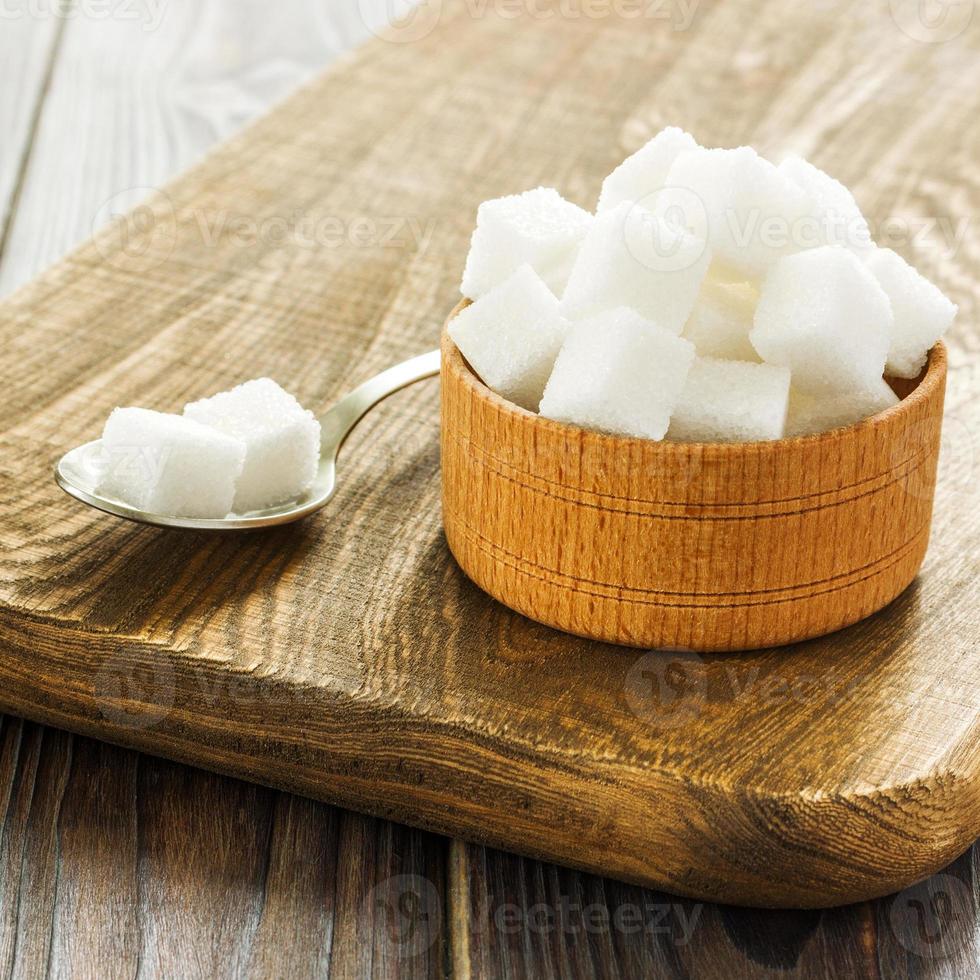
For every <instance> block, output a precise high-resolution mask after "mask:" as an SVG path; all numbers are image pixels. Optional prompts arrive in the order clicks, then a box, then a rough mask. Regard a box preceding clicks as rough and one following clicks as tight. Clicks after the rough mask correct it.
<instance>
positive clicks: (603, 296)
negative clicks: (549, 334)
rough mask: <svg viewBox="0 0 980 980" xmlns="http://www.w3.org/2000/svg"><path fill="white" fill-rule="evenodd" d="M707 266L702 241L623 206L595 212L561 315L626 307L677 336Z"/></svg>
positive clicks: (640, 210)
mask: <svg viewBox="0 0 980 980" xmlns="http://www.w3.org/2000/svg"><path fill="white" fill-rule="evenodd" d="M710 262H711V250H710V249H709V248H708V247H707V245H706V244H705V242H704V240H703V239H699V238H697V237H695V236H693V235H691V234H689V233H688V232H686V231H684V230H683V229H681V228H678V227H675V226H673V225H670V224H668V223H667V222H666V221H664V220H662V219H661V218H657V217H655V216H654V215H652V214H650V212H649V211H647V210H646V209H645V208H641V207H639V206H637V205H633V204H630V203H629V202H628V201H626V202H623V203H622V204H619V205H617V206H616V207H614V208H612V209H611V210H609V211H604V212H603V213H602V214H600V215H599V216H598V217H597V218H596V219H595V222H594V223H593V225H592V227H591V229H590V230H589V233H588V234H587V235H586V237H585V240H584V241H583V243H582V247H581V249H580V250H579V253H578V258H577V259H576V262H575V266H574V268H573V269H572V274H571V276H569V279H568V286H567V287H566V288H565V293H564V295H563V296H562V302H561V307H562V313H563V314H564V315H565V316H566V317H568V318H569V319H582V318H583V317H588V316H592V315H593V314H595V313H601V312H603V311H604V310H611V309H615V308H617V307H619V306H628V307H630V308H631V309H634V310H636V311H637V313H639V314H640V315H641V316H643V317H645V318H646V319H648V320H652V321H654V322H655V323H657V324H658V325H659V326H661V327H663V328H664V329H666V330H669V331H670V332H671V333H675V334H679V333H680V332H681V330H682V329H683V327H684V323H685V322H686V320H687V318H688V316H690V313H691V310H692V309H693V308H694V302H695V300H696V299H697V295H698V290H699V289H700V287H701V281H702V280H703V279H704V276H705V273H706V272H707V269H708V265H709V264H710Z"/></svg>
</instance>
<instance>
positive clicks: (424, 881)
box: [0, 0, 980, 980]
mask: <svg viewBox="0 0 980 980" xmlns="http://www.w3.org/2000/svg"><path fill="white" fill-rule="evenodd" d="M383 7H384V4H383V3H382V2H374V0H370V2H369V0H360V2H354V0H345V2H344V3H343V4H341V3H334V4H332V5H328V4H327V3H326V2H323V3H322V4H315V3H312V2H304V0H277V3H276V4H268V3H262V2H259V0H234V2H233V0H211V2H207V3H204V2H194V0H169V2H168V0H159V2H158V3H153V2H150V0H142V2H132V3H128V2H127V3H124V2H122V0H119V2H112V3H109V4H101V3H100V4H95V3H92V2H85V0H75V3H74V5H73V6H72V5H69V7H68V11H67V15H66V16H64V17H62V18H52V17H50V16H48V15H46V14H45V13H44V12H43V11H44V10H46V9H47V7H46V5H44V4H37V3H34V4H32V3H29V2H27V0H25V2H24V3H22V4H18V3H10V4H7V5H5V7H4V16H3V18H2V20H0V133H2V134H3V138H2V140H0V290H2V291H3V292H4V293H7V292H10V291H12V290H13V289H14V288H16V287H17V286H19V285H20V284H22V283H24V282H26V281H27V280H28V279H29V278H30V277H31V276H32V275H33V274H35V273H36V272H37V271H38V270H39V269H41V268H42V267H44V266H45V265H47V264H49V263H50V262H51V261H53V260H54V259H56V258H57V257H59V256H60V255H61V254H63V253H64V252H65V251H66V250H67V249H68V248H69V247H71V246H72V245H74V244H75V243H77V242H78V241H80V240H82V239H84V238H86V237H88V235H89V234H90V233H91V232H92V231H93V230H94V229H95V228H96V227H98V226H99V225H100V224H102V223H103V222H104V221H105V220H106V219H107V218H108V217H111V216H112V215H113V214H116V213H118V212H119V211H120V210H122V209H124V208H125V207H126V206H128V205H129V204H132V203H134V202H135V201H136V200H138V199H139V198H140V197H141V196H143V195H145V194H146V193H147V190H148V189H151V188H154V187H157V186H159V185H160V184H161V183H162V182H163V181H165V180H166V179H167V178H168V177H170V176H171V175H172V174H173V173H174V172H176V171H178V170H180V169H181V168H183V167H184V166H186V165H187V164H189V163H190V162H192V161H194V160H195V159H197V158H198V157H199V156H201V155H202V154H203V152H204V151H205V150H206V149H207V148H208V146H210V145H211V144H212V143H214V142H215V141H217V140H219V139H221V138H223V137H224V136H226V135H227V134H229V133H231V132H233V131H234V130H236V129H237V128H238V127H240V126H241V125H242V124H243V123H245V122H246V121H247V120H249V119H250V118H252V117H254V116H255V115H256V114H257V113H259V112H260V111H261V110H262V109H263V108H265V107H266V106H267V105H269V104H270V103H271V102H273V101H275V100H277V99H278V98H280V97H281V96H283V95H285V94H286V93H287V92H288V91H289V90H291V89H292V88H293V87H295V86H296V85H298V84H299V83H301V82H302V81H303V80H304V79H305V78H307V77H308V76H309V75H310V74H311V73H313V72H315V71H317V70H319V69H320V68H322V67H323V66H325V65H326V64H328V63H329V62H330V61H331V60H332V59H333V58H335V57H336V56H337V55H339V54H340V52H342V51H343V50H345V49H346V48H348V47H349V46H350V45H352V44H355V43H358V42H360V41H361V40H363V39H365V38H367V37H368V36H369V34H370V27H371V26H372V25H376V24H379V23H380V21H381V18H382V13H381V12H382V10H383ZM973 7H974V4H973V3H972V0H963V2H961V3H959V4H950V5H949V6H948V7H947V9H946V11H945V14H946V16H945V18H942V17H940V18H938V19H933V20H929V19H928V18H927V19H925V20H923V17H925V16H926V15H925V14H924V13H923V11H924V10H925V8H923V7H920V6H919V5H918V4H916V3H905V2H904V0H891V2H886V0H875V2H874V3H868V4H859V3H854V4H850V3H844V2H829V0H828V2H823V3H813V4H809V5H806V6H805V7H804V6H803V5H798V6H797V7H789V6H788V5H785V4H780V3H777V2H776V0H768V2H761V0H760V2H754V0H744V2H734V0H731V2H727V3H724V2H723V3H714V2H708V0H702V2H700V3H699V2H698V0H689V2H685V3H682V2H680V0H671V2H666V3H648V4H647V5H646V6H645V7H644V8H640V6H639V5H636V4H629V3H625V2H624V3H620V4H617V3H615V2H610V3H605V4H602V3H586V2H585V0H582V2H577V0H576V2H571V0H567V2H564V3H562V4H560V5H558V7H557V9H558V10H560V11H561V15H562V16H564V17H568V18H574V17H580V18H586V19H587V18H589V17H593V18H595V19H596V21H597V23H598V22H600V21H602V19H603V18H605V19H606V21H608V19H609V18H610V17H612V16H616V17H617V18H618V19H619V20H621V21H622V24H621V28H622V44H623V45H624V46H627V47H628V48H629V50H630V52H631V55H632V56H633V57H636V55H637V53H638V52H639V53H641V54H643V55H644V56H648V58H649V64H650V76H649V79H647V80H645V81H643V82H642V83H641V80H637V79H632V80H631V85H632V89H631V90H630V92H629V97H630V98H631V99H633V100H635V102H636V105H637V110H636V113H635V114H634V116H633V117H632V118H633V120H634V121H635V125H633V126H632V128H631V127H627V128H626V129H625V130H624V131H623V133H622V134H621V143H622V145H621V146H620V147H618V148H617V152H618V154H619V155H620V156H621V155H624V154H625V153H626V152H628V151H629V150H631V149H633V148H635V147H636V146H637V145H639V143H641V142H642V141H643V139H644V138H645V137H646V136H647V135H649V133H651V132H652V131H654V130H655V129H656V128H658V127H659V126H660V125H663V124H665V123H667V122H680V123H685V124H688V125H689V126H690V127H691V128H692V129H694V130H695V132H696V133H697V134H698V135H699V136H702V137H703V138H704V139H705V140H711V139H716V140H718V141H724V142H729V143H731V142H737V141H738V139H739V137H740V133H741V132H742V131H745V130H751V131H753V132H756V133H757V132H760V131H762V132H764V133H768V134H769V135H770V137H771V139H772V141H773V145H774V146H777V145H778V146H779V147H780V148H782V149H787V148H793V149H797V150H800V151H802V152H805V153H813V155H814V156H815V158H816V159H817V160H818V162H819V161H820V158H821V152H822V150H823V149H824V148H826V147H829V148H831V149H832V151H833V152H832V153H831V155H830V158H831V159H834V160H840V159H845V160H848V161H849V162H848V166H847V169H846V170H845V171H844V172H841V173H840V176H841V177H843V178H844V179H846V180H848V181H858V180H859V179H860V178H862V177H863V176H864V175H865V174H866V173H867V172H868V171H878V172H880V173H882V174H887V176H888V180H887V181H886V182H884V183H883V184H881V185H880V186H878V185H871V184H869V183H868V182H864V183H862V187H864V188H868V187H870V186H875V189H876V191H877V192H878V199H876V200H868V199H867V198H866V197H863V198H862V203H864V204H865V206H866V209H867V210H869V212H870V213H871V214H872V215H873V216H875V217H876V218H877V219H878V221H879V222H881V221H883V220H884V219H885V218H886V217H894V218H895V223H894V225H893V228H894V229H896V230H897V233H898V234H899V237H901V236H904V238H901V240H896V241H895V242H894V244H895V246H896V247H897V248H898V249H899V250H900V251H903V252H904V253H905V254H906V255H908V256H909V257H913V258H915V259H916V261H917V262H919V263H920V264H921V265H922V267H923V268H924V271H926V272H927V273H928V274H930V275H932V276H933V277H934V278H936V279H937V281H939V282H941V284H942V285H943V286H944V287H945V288H946V289H947V290H948V291H949V292H950V293H951V294H952V295H953V296H954V298H955V299H956V300H957V301H958V302H959V303H960V306H961V315H960V324H961V325H960V328H959V331H960V332H959V334H958V335H957V337H956V338H955V340H954V343H952V344H951V348H952V351H953V356H954V358H956V357H958V358H959V362H960V364H962V363H963V362H964V360H965V358H966V356H967V355H968V354H970V353H973V352H975V350H976V333H975V332H972V333H971V332H970V331H969V330H967V328H966V327H965V326H964V324H970V323H972V322H974V321H975V319H976V313H977V295H978V290H977V287H976V285H975V279H976V264H977V263H976V259H977V257H978V255H980V235H978V232H977V229H976V227H975V218H976V212H977V206H978V202H980V196H978V195H980V191H978V179H977V173H976V163H975V160H976V157H977V151H978V150H980V139H978V131H980V130H978V126H980V113H977V111H976V109H977V101H978V100H977V91H978V88H980V70H978V63H980V14H976V15H975V16H974V14H975V11H974V10H973ZM498 8H499V9H498ZM425 9H426V10H427V14H426V16H428V17H429V18H431V17H433V16H438V14H439V10H440V6H439V4H437V3H435V4H433V3H430V4H427V5H426V8H425ZM515 9H517V10H523V11H525V15H527V11H530V12H531V14H530V15H531V16H536V17H543V16H546V14H547V13H548V8H547V7H546V6H545V5H544V4H523V5H522V4H517V5H516V7H515V5H514V4H512V3H511V4H508V3H497V4H489V5H480V4H473V3H471V4H470V12H471V16H473V17H476V16H498V17H501V18H502V20H503V19H506V18H507V17H508V16H509V15H508V11H513V10H515ZM640 9H642V10H644V11H645V15H644V16H645V18H646V19H647V20H656V21H657V25H656V26H657V28H658V29H657V30H656V31H650V30H647V29H646V28H644V29H643V30H641V29H639V28H636V27H635V24H634V25H631V24H630V23H629V21H630V19H631V18H633V17H635V16H636V11H637V10H640ZM433 11H434V12H435V13H433ZM488 11H490V12H488ZM933 13H935V11H933ZM365 20H367V21H368V22H369V23H367V24H366V23H365ZM426 23H427V22H426V20H425V18H424V17H421V16H420V17H419V18H417V19H416V20H415V22H414V26H413V29H414V30H415V31H416V32H420V31H424V30H425V29H426ZM606 26H608V25H606ZM634 28H635V29H634ZM521 30H522V26H521V25H520V24H519V23H518V22H516V21H514V22H512V23H510V24H509V25H502V26H501V28H500V32H499V34H498V36H499V37H500V38H501V46H502V50H501V52H500V54H501V58H502V63H503V62H504V59H505V58H506V52H507V46H508V45H520V44H522V43H530V42H526V41H525V40H524V38H525V37H526V35H522V34H521ZM398 40H399V42H400V43H411V40H412V35H411V31H409V32H402V34H401V35H400V36H399V38H398ZM553 68H554V66H552V65H549V67H548V70H552V69H553ZM567 70H574V66H569V67H568V68H567ZM525 81H526V82H527V84H532V83H533V84H535V85H542V84H543V81H544V80H543V79H529V80H525ZM626 81H627V80H624V84H626ZM521 83H522V82H521V80H520V79H515V78H505V79H502V81H501V84H504V85H511V84H521ZM896 86H897V87H898V90H896ZM546 91H547V87H546V86H544V87H543V88H542V93H543V94H542V97H543V98H544V97H546ZM585 95H587V93H586V94H585ZM583 97H585V96H583ZM459 100H460V102H459V109H460V111H463V110H464V108H465V100H466V93H460V95H459ZM903 107H904V109H905V111H900V109H901V108H903ZM971 107H972V114H971V112H969V111H965V109H970V108H971ZM351 111H356V106H354V107H352V110H351ZM784 134H790V136H791V137H792V138H793V139H794V140H795V142H794V143H793V144H792V146H791V147H790V146H787V145H786V143H785V140H784V139H783V136H784ZM529 138H530V137H529ZM537 138H540V137H537ZM768 148H769V147H765V146H763V147H762V149H764V150H765V149H768ZM460 152H461V153H465V152H466V148H464V147H461V148H460ZM474 152H475V150H474ZM885 163H887V166H886V165H885ZM927 164H928V167H927ZM929 167H931V168H932V169H931V170H930V169H929ZM575 190H576V191H579V190H581V189H580V188H575ZM955 215H959V216H961V217H962V218H963V219H965V220H963V221H959V222H957V221H953V220H951V216H955ZM879 232H880V226H879ZM971 260H972V261H971ZM954 424H955V420H954ZM962 436H963V434H962V433H961V437H962ZM969 436H970V434H966V437H965V438H966V441H967V442H969ZM963 441H964V438H961V439H960V443H959V445H960V446H961V447H962V444H963ZM972 444H974V445H975V441H974V442H973V443H972ZM959 462H960V463H962V462H963V460H962V459H960V460H959ZM968 468H969V467H968ZM959 478H961V479H964V477H963V476H962V474H960V477H959ZM965 479H973V471H972V468H971V469H970V472H969V473H968V475H967V477H966V478H965ZM971 567H972V568H973V570H974V574H975V572H976V562H973V563H972V564H971V563H970V562H967V563H966V564H965V565H964V568H965V569H966V572H968V571H969V569H970V568H971ZM978 855H980V851H978V850H977V848H976V847H974V848H973V849H972V850H971V851H969V852H968V853H966V854H965V855H963V856H962V857H961V858H960V859H958V860H957V861H956V862H955V863H954V864H953V865H952V866H950V867H949V868H947V869H946V870H945V871H944V872H942V873H941V874H939V875H936V876H935V877H934V878H932V879H930V880H929V881H928V882H925V883H923V884H922V885H919V886H917V887H915V888H912V889H909V890H908V891H907V892H904V893H902V894H901V895H899V896H896V897H893V898H889V899H885V900H881V901H878V902H874V903H867V904H863V905H859V906H852V907H847V908H841V909H834V910H829V911H823V912H820V911H807V912H764V911H754V910H746V909H737V908H731V907H720V906H712V905H707V904H703V903H698V902H694V901H690V900H685V899H678V898H675V897H673V896H670V895H666V894H660V893H655V892H651V891H645V890H642V889H640V888H637V887H633V886H629V885H623V884H620V883H617V882H613V881H608V880H603V879H599V878H596V877H592V876H589V875H586V874H582V873H578V872H573V871H568V870H565V869H561V868H557V867H553V866H550V865H545V864H541V863H538V862H534V861H531V860H527V859H523V858H518V857H513V856H510V855H507V854H503V853H499V852H496V851H492V850H489V849H486V848H482V847H478V846H474V845H468V844H465V843H462V842H459V841H451V840H447V839H444V838H441V837H438V836H435V835H431V834H426V833H423V832H420V831H416V830H411V829H408V828H405V827H402V826H399V825H395V824H391V823H387V822H385V821H381V820H377V819H372V818H368V817H363V816H359V815H357V814H354V813H350V812H345V811H341V810H338V809H335V808H331V807H329V806H325V805H322V804H318V803H313V802H310V801H307V800H304V799H301V798H298V797H294V796H290V795H288V794H284V793H279V792H275V791H272V790H268V789H263V788H259V787H256V786H252V785H249V784H246V783H241V782H237V781H235V780H232V779H228V778H223V777H219V776H215V775H211V774H208V773H205V772H201V771H198V770H195V769H191V768H188V767H184V766H180V765H176V764H173V763H168V762H163V761H160V760H157V759H153V758H149V757H147V756H143V755H140V754H138V753H134V752H129V751H124V750H122V749H117V748H113V747H110V746H107V745H103V744H100V743H97V742H93V741H91V740H88V739H84V738H79V737H74V736H71V735H67V734H64V733H62V732H58V731H55V730H52V729H46V728H43V727H40V726H37V725H33V724H27V723H24V722H21V721H18V720H16V719H13V718H2V719H0V971H2V973H3V975H13V976H24V977H35V976H43V975H49V974H50V975H57V976H73V977H87V976H92V977H107V976H113V977H114V976H131V975H139V976H161V977H197V976H202V977H208V976H238V975H254V976H272V977H279V976H282V977H285V976H288V977H293V976H297V977H302V976H325V975H328V974H329V975H331V976H338V977H348V976H349V977H362V976H389V975H399V976H440V975H445V974H452V975H459V976H474V977H494V976H532V977H538V976H543V977H548V976H555V977H559V976H560V977H573V976H574V977H578V976H603V977H604V976H621V977H627V978H630V977H641V976H651V977H656V976H670V977H673V976H678V977H698V978H700V977H705V978H708V977H725V978H738V977H828V978H829V977H845V976H847V977H849V976H860V977H882V978H891V977H943V978H947V977H948V978H950V980H952V978H961V977H969V976H975V975H977V973H978V972H980V926H978V922H977V875H978V868H977V858H978Z"/></svg>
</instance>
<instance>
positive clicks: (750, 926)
mask: <svg viewBox="0 0 980 980" xmlns="http://www.w3.org/2000/svg"><path fill="white" fill-rule="evenodd" d="M975 862H976V848H973V849H971V851H970V852H969V853H968V854H967V855H964V857H963V858H961V859H960V860H958V861H956V862H955V863H954V864H953V865H951V866H950V867H949V868H947V869H946V870H944V871H943V872H942V873H940V874H938V875H935V876H934V877H932V878H930V879H929V880H928V881H926V882H923V883H922V884H921V885H918V886H916V887H914V888H912V889H909V890H907V891H906V892H902V893H900V894H899V895H896V896H889V897H887V898H883V899H880V900H878V901H875V902H871V903H863V904H859V905H851V906H843V907H840V908H834V909H825V910H816V909H813V910H802V911H797V910H789V909H781V910H763V909H749V908H738V907H735V906H720V905H712V904H709V903H701V902H694V901H691V900H690V899H682V898H678V897H676V896H672V895H669V894H665V893H662V892H656V891H651V890H648V889H642V888H638V887H636V886H632V885H626V884H622V883H619V882H614V881H609V880H607V879H601V878H596V877H593V876H591V875H585V874H581V873H579V872H573V871H568V870H566V869H561V868H556V867H554V866H552V865H542V864H540V863H538V862H533V861H528V860H527V859H525V858H521V857H517V856H515V855H511V854H503V853H501V852H499V851H493V850H489V849H487V848H483V847H479V846H476V845H470V844H454V845H453V850H452V859H451V862H450V884H449V894H450V895H451V896H456V902H457V904H456V906H455V908H454V913H453V922H452V932H453V953H454V959H453V963H454V969H455V973H456V975H457V976H459V977H506V978H512V980H518V978H525V977H527V978H532V977H533V978H535V980H539V978H541V980H543V978H556V980H557V978H568V977H576V978H605V977H617V978H619V977H621V978H624V980H629V978H633V977H652V978H654V977H655V978H678V980H680V978H688V977H695V978H697V980H758V978H767V980H777V978H786V980H790V978H793V980H838V978H842V977H848V978H851V977H853V978H867V980H894V978H913V977H916V978H920V977H930V978H940V977H942V978H949V980H953V978H962V977H968V976H974V975H976V972H977V969H978V965H977V964H978V962H980V961H978V949H980V945H978V944H980V925H978V922H977V915H976V906H977V897H978V896H977V890H976V881H975V867H974V865H975Z"/></svg>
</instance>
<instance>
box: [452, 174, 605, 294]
mask: <svg viewBox="0 0 980 980" xmlns="http://www.w3.org/2000/svg"><path fill="white" fill-rule="evenodd" d="M591 224H592V215H591V214H589V212H588V211H585V210H583V209H582V208H580V207H578V206H577V205H575V204H572V203H571V202H569V201H566V200H565V199H564V198H563V197H562V196H561V195H560V194H559V193H558V191H556V190H555V189H554V188H552V187H538V188H535V189H534V190H531V191H525V192H524V193H523V194H512V195H510V196H508V197H500V198H496V199H495V200H492V201H485V202H484V203H483V204H481V205H480V207H479V209H478V211H477V217H476V230H475V231H474V232H473V238H472V241H471V243H470V251H469V255H468V256H467V258H466V268H465V269H464V271H463V283H462V286H461V291H462V293H463V295H464V296H466V297H468V298H469V299H479V297H481V296H483V295H484V294H485V293H487V292H489V291H490V290H491V289H493V287H494V286H499V285H500V283H502V282H503V281H504V280H505V279H506V278H507V277H508V276H509V275H510V274H511V273H512V272H514V270H515V269H517V268H518V266H521V265H524V264H525V263H526V264H528V265H530V266H531V267H532V268H533V269H534V271H535V272H537V274H538V275H539V276H540V277H541V278H542V279H543V280H544V281H545V283H546V284H547V286H548V288H549V289H551V291H552V292H553V293H555V295H561V292H562V290H563V289H564V288H565V282H566V280H567V279H568V274H569V272H570V271H571V268H572V264H573V263H574V261H575V255H576V252H577V251H578V246H579V244H580V243H581V241H582V239H583V238H584V237H585V233H586V232H587V231H588V230H589V226H590V225H591Z"/></svg>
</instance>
